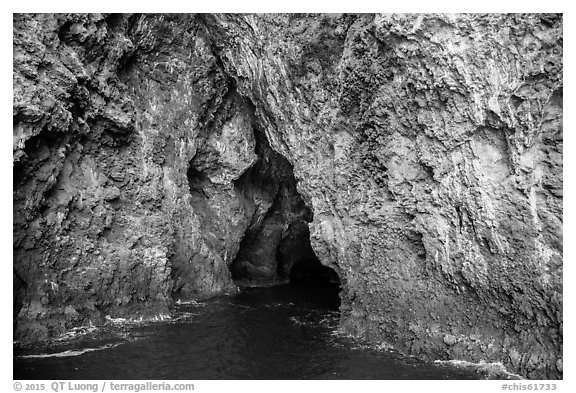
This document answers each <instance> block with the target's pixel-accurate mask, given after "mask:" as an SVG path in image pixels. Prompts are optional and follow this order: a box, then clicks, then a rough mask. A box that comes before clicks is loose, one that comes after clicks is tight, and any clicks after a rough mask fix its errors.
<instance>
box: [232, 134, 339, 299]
mask: <svg viewBox="0 0 576 393" xmlns="http://www.w3.org/2000/svg"><path fill="white" fill-rule="evenodd" d="M255 137H256V153H257V155H258V157H259V160H258V161H257V163H256V164H255V165H253V166H252V167H251V168H249V169H248V170H247V171H246V172H245V173H244V174H243V175H242V176H241V177H240V178H239V179H238V180H237V181H236V182H235V187H236V190H237V192H238V193H239V195H242V196H243V197H244V199H245V201H246V205H247V206H250V207H249V208H248V210H251V211H253V212H254V213H253V215H252V219H251V222H250V225H249V226H248V228H247V229H246V231H245V233H244V237H243V239H242V241H241V243H240V248H239V250H238V252H237V254H236V258H235V259H234V261H233V263H232V265H231V266H230V271H231V273H232V278H233V279H234V281H235V283H236V284H237V285H238V286H240V287H241V288H250V287H252V288H253V287H268V286H274V285H282V284H284V285H285V286H286V288H285V289H288V288H290V287H292V288H294V290H298V291H302V289H303V288H306V290H305V292H310V293H311V294H312V293H314V292H319V291H320V292H323V295H322V296H324V297H326V296H332V297H333V302H332V303H336V304H337V306H336V308H337V307H338V306H339V304H340V298H339V291H340V280H339V277H338V274H337V272H336V271H334V270H333V269H332V268H330V267H327V266H324V265H322V263H321V262H320V260H319V259H318V257H317V256H316V254H315V253H314V250H313V249H312V246H311V244H310V230H309V228H308V223H310V222H312V220H313V213H312V211H311V209H310V208H309V207H308V206H306V203H305V202H304V199H303V198H302V196H301V195H300V194H299V192H298V190H297V183H298V181H297V180H296V178H295V177H294V172H293V167H292V165H291V164H290V162H289V161H288V160H287V159H286V158H284V157H283V156H282V155H280V154H278V153H277V152H275V151H273V150H272V149H271V148H270V146H269V144H268V140H267V138H266V136H265V135H264V133H263V132H261V131H259V130H257V129H255ZM312 296H315V295H312Z"/></svg>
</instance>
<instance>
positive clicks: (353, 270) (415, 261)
mask: <svg viewBox="0 0 576 393" xmlns="http://www.w3.org/2000/svg"><path fill="white" fill-rule="evenodd" d="M562 61H563V60H562V17H561V16H559V15H546V14H538V15H536V14H519V15H514V14H506V15H504V14H503V15H499V14H490V15H480V14H474V15H467V14H457V15H441V14H439V15H435V14H426V15H418V14H410V15H368V14H364V15H345V14H343V15H340V14H330V15H302V14H298V15H271V14H266V15H250V14H246V15H223V14H217V15H99V14H91V15H46V14H42V15H15V16H14V145H13V152H14V155H13V157H14V283H15V286H14V290H15V292H14V293H15V296H14V299H15V313H16V314H17V315H18V324H17V327H16V329H17V330H16V332H17V336H18V337H19V338H20V339H23V340H29V341H35V340H38V339H40V338H46V337H49V336H51V335H54V334H58V333H59V332H62V331H63V330H65V329H67V328H69V327H71V326H75V325H78V324H82V323H89V322H93V323H96V322H98V321H102V320H103V317H104V316H105V315H116V314H119V313H133V314H134V315H138V314H151V313H157V312H164V311H166V310H168V308H169V307H170V305H171V302H172V300H173V299H174V298H179V297H199V296H208V295H213V294H216V293H221V292H226V291H228V292H230V291H234V290H235V288H236V286H235V284H234V282H233V280H232V276H231V273H230V268H232V270H233V271H234V269H236V268H238V266H240V267H241V266H244V267H246V266H249V267H248V268H249V269H251V268H254V269H255V272H256V273H254V274H260V273H261V275H262V277H263V279H264V280H275V279H276V280H277V279H279V276H274V275H272V274H269V273H270V271H271V270H270V269H271V267H272V266H276V267H277V266H278V264H280V265H282V266H291V264H293V262H294V261H288V259H285V258H284V257H282V256H280V257H278V260H277V259H275V258H271V257H270V255H271V254H273V253H274V251H275V250H283V249H284V248H285V247H288V246H287V245H288V244H290V241H294V239H296V238H299V237H300V236H302V234H306V233H307V226H306V222H307V221H310V219H312V213H313V220H312V221H311V222H310V237H311V242H312V246H313V248H314V251H315V254H316V255H317V256H318V258H319V259H320V260H321V262H322V263H323V264H325V265H327V266H331V267H333V268H334V269H335V270H336V271H337V272H338V275H339V276H340V280H341V283H342V294H341V297H342V307H341V312H342V320H341V326H342V328H343V329H344V330H346V331H348V332H350V333H352V334H354V335H356V336H360V337H364V338H366V339H368V340H371V341H374V342H388V343H391V344H393V345H394V346H395V347H396V348H399V349H401V350H403V351H406V352H409V353H412V354H416V355H421V356H426V357H429V358H434V359H440V358H441V359H446V358H455V359H464V360H470V361H497V362H502V363H503V364H504V365H506V366H507V367H508V368H510V369H511V370H514V371H516V372H518V373H521V374H523V375H524V376H526V377H530V378H559V377H560V376H561V373H562V364H563V361H562V323H563V322H562V258H563V257H562V197H563V194H562V185H563V183H562V155H563V145H562V143H563V142H562V141H563V136H562V95H563V93H562V89H563V87H562V86H563V81H562V69H563V66H562ZM258 135H265V138H264V139H265V142H266V143H265V144H263V143H259V142H258V138H262V137H261V136H258ZM258 146H261V148H259V147H258ZM262 146H269V147H268V148H267V149H266V148H264V147H262ZM274 154H279V155H281V156H282V157H284V158H282V159H281V160H273V159H272V160H271V159H270V157H273V156H274ZM284 159H285V160H287V162H286V165H288V166H287V168H288V170H287V172H284V171H280V170H278V165H277V164H274V162H276V163H279V162H281V161H282V160H284ZM271 163H272V164H271ZM282 165H283V164H282ZM282 165H280V166H282ZM292 167H293V176H294V177H293V181H292V180H290V181H288V180H286V182H285V183H286V184H289V187H287V188H286V187H284V188H282V187H281V186H280V183H281V182H279V181H278V176H280V177H281V176H285V178H286V179H288V178H290V177H291V176H292V174H291V173H290V171H291V170H292ZM275 168H276V169H275ZM282 173H284V175H282ZM282 190H284V191H282ZM286 190H291V191H289V192H287V191H286ZM282 192H284V193H285V194H284V197H282V196H281V195H280V194H281V193H282ZM300 196H301V197H302V198H303V201H304V202H305V205H306V206H300V207H298V206H299V203H301V201H300ZM275 201H280V202H278V203H279V204H280V205H281V206H283V207H282V208H281V209H279V210H277V211H276V210H274V206H273V205H274V202H275ZM282 203H283V205H282ZM277 205H278V204H277ZM307 209H309V210H310V212H307ZM301 225H303V226H301ZM289 228H293V229H289ZM295 228H300V229H295ZM246 236H248V237H250V236H253V237H254V241H253V242H252V243H251V244H252V245H253V248H250V247H248V248H245V247H243V246H242V239H244V238H245V237H246ZM290 239H292V240H290ZM239 250H240V251H239ZM254 255H256V256H267V257H265V258H264V259H266V261H267V262H265V263H261V258H260V259H259V258H254ZM276 255H284V256H286V255H287V254H286V252H281V253H280V254H277V253H276ZM237 257H238V258H237ZM286 258H287V257H286ZM243 261H244V262H243ZM248 263H249V265H248ZM235 266H236V267H235ZM276 271H277V270H275V272H276Z"/></svg>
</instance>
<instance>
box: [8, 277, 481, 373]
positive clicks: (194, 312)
mask: <svg viewBox="0 0 576 393" xmlns="http://www.w3.org/2000/svg"><path fill="white" fill-rule="evenodd" d="M338 318H339V314H338V297H337V288H334V287H323V288H308V287H294V286H280V287H273V288H258V289H249V290H244V291H243V292H242V293H241V294H239V295H236V296H223V297H219V298H214V299H211V300H207V301H205V302H203V303H195V302H192V303H190V304H181V305H179V306H177V308H176V312H175V313H174V314H173V315H172V317H171V319H169V320H165V321H156V322H141V323H132V322H128V321H124V322H122V321H116V322H115V323H111V324H110V326H107V327H103V328H98V329H95V328H94V329H87V330H85V331H76V334H71V335H70V336H69V337H68V338H66V337H65V338H63V339H62V340H60V341H58V342H56V343H54V345H52V346H51V347H50V349H49V350H46V349H43V350H40V349H38V348H36V349H34V348H28V349H22V348H18V347H15V350H14V378H15V379H191V380H197V379H479V378H484V377H485V376H484V375H482V374H481V373H479V372H478V371H477V370H475V369H473V368H469V367H467V368H462V367H456V366H453V365H451V364H437V363H429V362H423V361H421V360H418V359H415V358H412V357H406V356H402V355H400V354H398V353H395V352H394V351H390V350H378V349H375V348H372V347H370V346H368V345H365V344H363V343H360V342H358V341H357V340H354V339H352V338H349V337H346V336H344V335H342V334H340V333H339V332H338V330H337V327H338Z"/></svg>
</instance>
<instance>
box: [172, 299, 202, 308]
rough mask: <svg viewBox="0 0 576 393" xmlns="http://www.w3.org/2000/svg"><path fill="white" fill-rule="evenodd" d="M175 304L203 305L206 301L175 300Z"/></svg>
mask: <svg viewBox="0 0 576 393" xmlns="http://www.w3.org/2000/svg"><path fill="white" fill-rule="evenodd" d="M176 304H177V305H184V306H204V305H206V303H202V302H198V301H196V300H180V299H178V300H176Z"/></svg>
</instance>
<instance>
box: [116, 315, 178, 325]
mask: <svg viewBox="0 0 576 393" xmlns="http://www.w3.org/2000/svg"><path fill="white" fill-rule="evenodd" d="M171 319H172V316H170V315H167V314H158V315H155V316H153V317H149V318H144V317H139V318H130V319H126V318H112V317H111V316H110V315H106V320H107V321H108V322H110V323H112V324H114V325H133V324H140V323H147V322H164V321H170V320H171Z"/></svg>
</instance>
